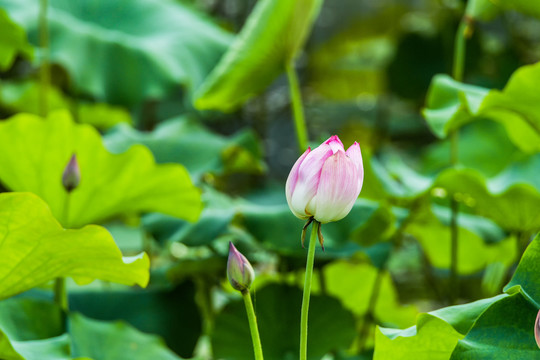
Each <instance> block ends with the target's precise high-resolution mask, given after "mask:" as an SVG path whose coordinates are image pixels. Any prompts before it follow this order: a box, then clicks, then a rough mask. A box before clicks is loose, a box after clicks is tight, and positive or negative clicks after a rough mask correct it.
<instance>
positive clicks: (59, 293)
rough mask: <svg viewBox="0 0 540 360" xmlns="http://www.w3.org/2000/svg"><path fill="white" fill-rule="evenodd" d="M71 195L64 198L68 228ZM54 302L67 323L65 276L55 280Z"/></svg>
mask: <svg viewBox="0 0 540 360" xmlns="http://www.w3.org/2000/svg"><path fill="white" fill-rule="evenodd" d="M70 197H71V196H70V193H69V192H67V193H66V197H65V200H64V214H63V218H62V224H63V226H64V228H68V220H69V200H70ZM54 302H55V303H56V305H58V307H59V308H60V311H61V317H62V318H61V320H62V324H65V323H66V319H67V314H68V312H69V301H68V294H67V288H66V279H65V278H63V277H58V278H56V279H55V280H54Z"/></svg>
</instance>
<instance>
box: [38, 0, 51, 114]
mask: <svg viewBox="0 0 540 360" xmlns="http://www.w3.org/2000/svg"><path fill="white" fill-rule="evenodd" d="M47 9H48V0H41V1H40V6H39V46H40V48H41V52H42V53H41V67H40V70H39V73H40V85H41V88H40V92H39V113H40V115H41V116H47V113H48V112H49V106H48V105H49V104H48V98H47V94H48V91H49V84H50V82H51V72H50V65H49V26H48V24H47Z"/></svg>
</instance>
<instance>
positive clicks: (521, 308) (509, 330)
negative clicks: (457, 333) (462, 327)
mask: <svg viewBox="0 0 540 360" xmlns="http://www.w3.org/2000/svg"><path fill="white" fill-rule="evenodd" d="M537 313H538V308H537V307H536V306H534V305H533V304H531V303H530V302H528V301H527V300H526V299H525V298H524V297H523V295H521V294H520V293H516V294H514V295H511V296H508V297H505V298H502V299H500V300H499V301H497V302H495V303H493V305H491V306H490V307H489V308H488V309H487V310H486V311H484V312H483V313H482V315H480V317H479V318H478V319H477V320H476V322H475V323H474V325H473V327H472V328H471V330H470V331H469V333H468V334H467V336H466V337H465V338H464V339H461V340H460V341H459V342H458V344H457V346H456V348H455V350H454V352H453V353H452V356H451V357H450V359H451V360H462V359H474V360H499V359H500V360H506V359H540V352H539V350H538V346H537V345H536V341H535V339H534V331H533V329H534V321H535V319H536V315H537Z"/></svg>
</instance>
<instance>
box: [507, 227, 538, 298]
mask: <svg viewBox="0 0 540 360" xmlns="http://www.w3.org/2000/svg"><path fill="white" fill-rule="evenodd" d="M538 274H540V234H538V235H536V238H535V239H534V240H533V242H532V243H531V244H529V246H528V247H527V250H525V253H524V254H523V257H522V258H521V261H520V262H519V265H518V267H517V269H516V272H515V273H514V276H513V277H512V280H510V282H509V283H508V285H506V286H505V288H504V290H505V291H506V292H509V291H511V289H512V288H514V287H519V288H520V291H521V292H522V293H523V294H524V295H526V296H527V297H528V298H529V299H530V300H531V301H533V302H534V303H535V304H536V306H538V307H540V278H539V277H538Z"/></svg>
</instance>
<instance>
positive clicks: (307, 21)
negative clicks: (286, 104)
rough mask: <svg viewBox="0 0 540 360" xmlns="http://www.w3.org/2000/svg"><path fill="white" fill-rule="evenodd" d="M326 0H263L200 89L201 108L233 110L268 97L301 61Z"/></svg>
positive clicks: (197, 92) (197, 104)
mask: <svg viewBox="0 0 540 360" xmlns="http://www.w3.org/2000/svg"><path fill="white" fill-rule="evenodd" d="M321 4H322V1H321V0H298V1H289V0H265V1H259V2H258V3H257V4H256V5H255V8H254V9H253V11H252V13H251V14H250V16H249V17H248V19H247V20H246V23H245V25H244V27H243V28H242V30H241V31H240V33H239V34H238V36H237V37H236V39H235V41H234V42H233V44H232V45H231V46H230V47H229V49H228V51H227V52H226V53H225V55H223V57H222V58H221V60H220V62H219V64H218V65H217V66H216V68H215V69H214V70H213V71H212V73H211V74H210V75H209V76H208V78H207V79H206V80H205V81H204V83H203V84H202V85H201V86H200V88H199V89H197V91H196V93H195V96H194V98H195V102H194V104H195V107H197V108H198V109H201V110H204V109H217V110H222V111H232V110H234V109H236V108H238V107H239V106H241V105H242V104H243V103H244V102H245V101H246V100H247V99H249V98H251V97H253V96H254V95H257V94H259V93H260V92H262V91H263V90H264V89H265V88H266V87H267V86H268V85H270V84H271V83H272V81H273V80H274V79H275V78H276V77H277V76H278V75H280V74H281V73H283V72H284V71H285V67H286V66H287V65H288V64H289V63H290V62H291V61H292V60H293V59H294V58H295V57H296V55H297V54H298V52H299V51H300V49H301V48H302V46H303V44H304V42H305V40H306V38H307V35H308V34H309V32H310V29H311V26H312V24H313V21H314V20H315V18H316V17H317V15H318V13H319V10H320V7H321Z"/></svg>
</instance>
